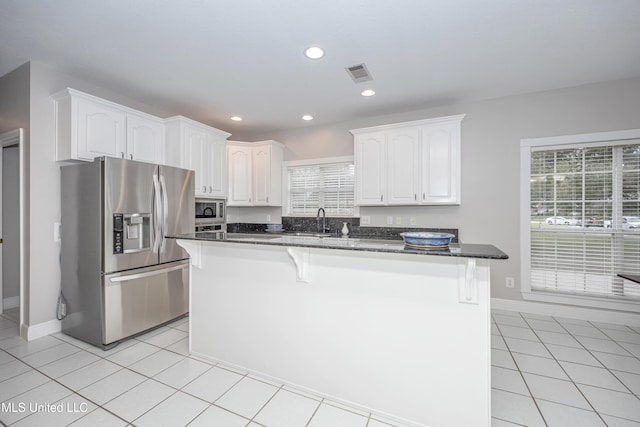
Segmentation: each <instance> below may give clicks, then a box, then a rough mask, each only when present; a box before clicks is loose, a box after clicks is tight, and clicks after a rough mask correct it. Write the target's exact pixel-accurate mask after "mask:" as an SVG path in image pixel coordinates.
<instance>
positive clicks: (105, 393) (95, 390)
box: [79, 369, 147, 405]
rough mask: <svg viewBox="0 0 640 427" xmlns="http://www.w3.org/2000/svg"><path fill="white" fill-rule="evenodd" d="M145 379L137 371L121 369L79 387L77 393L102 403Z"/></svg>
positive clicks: (99, 403)
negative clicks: (81, 387) (83, 386)
mask: <svg viewBox="0 0 640 427" xmlns="http://www.w3.org/2000/svg"><path fill="white" fill-rule="evenodd" d="M146 379H147V378H146V377H144V376H142V375H140V374H139V373H137V372H133V371H130V370H128V369H121V370H119V371H117V372H116V373H114V374H112V375H109V376H108V377H106V378H103V379H101V380H99V381H96V382H95V383H93V384H91V385H89V386H87V387H85V388H83V389H81V390H80V391H79V393H80V394H81V395H83V396H86V397H87V399H90V400H91V401H93V402H95V403H97V404H98V405H104V404H105V403H107V402H108V401H110V400H112V399H114V398H116V397H117V396H119V395H121V394H123V393H125V392H127V391H129V390H131V389H132V388H133V387H135V386H137V385H138V384H141V383H142V382H143V381H145V380H146Z"/></svg>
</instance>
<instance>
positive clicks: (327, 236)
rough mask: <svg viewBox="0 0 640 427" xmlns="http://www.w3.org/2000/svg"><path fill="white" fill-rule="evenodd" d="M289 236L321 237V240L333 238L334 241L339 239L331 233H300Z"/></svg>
mask: <svg viewBox="0 0 640 427" xmlns="http://www.w3.org/2000/svg"><path fill="white" fill-rule="evenodd" d="M288 235H289V236H297V237H321V238H324V239H326V238H331V237H333V238H334V239H337V238H339V237H338V236H337V235H336V234H330V233H309V232H298V233H289V234H288Z"/></svg>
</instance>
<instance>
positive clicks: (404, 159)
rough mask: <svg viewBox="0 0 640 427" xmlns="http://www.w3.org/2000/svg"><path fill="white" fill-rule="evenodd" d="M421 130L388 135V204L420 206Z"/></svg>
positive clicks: (400, 130) (398, 130) (398, 131)
mask: <svg viewBox="0 0 640 427" xmlns="http://www.w3.org/2000/svg"><path fill="white" fill-rule="evenodd" d="M419 142H420V129H419V128H417V127H414V128H407V129H397V130H391V131H389V132H388V133H387V185H388V187H387V197H388V200H387V203H388V204H389V205H415V204H418V193H419V186H420V150H419V148H420V144H419Z"/></svg>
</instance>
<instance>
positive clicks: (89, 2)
mask: <svg viewBox="0 0 640 427" xmlns="http://www.w3.org/2000/svg"><path fill="white" fill-rule="evenodd" d="M310 45H318V46H321V47H323V48H324V49H325V50H326V55H325V57H324V58H323V59H321V60H317V61H311V60H308V59H306V58H305V57H304V56H303V51H304V49H305V48H306V47H308V46H310ZM29 60H37V61H41V62H44V63H47V64H51V65H53V66H56V67H58V68H60V69H62V70H64V71H66V72H68V73H70V74H72V75H76V76H77V77H80V78H83V79H85V80H87V81H89V82H91V83H94V84H96V85H99V86H103V87H105V88H108V89H111V90H113V91H116V92H118V93H123V94H126V95H127V96H128V97H130V98H133V99H136V100H138V101H140V102H143V103H146V104H149V105H153V106H154V107H155V108H157V109H159V110H161V111H166V112H167V113H168V114H184V115H186V116H189V117H192V118H193V119H196V120H199V121H203V122H205V123H208V124H211V125H213V126H216V127H218V128H220V129H224V130H226V131H228V132H231V133H233V134H234V135H235V134H242V135H252V134H253V135H256V136H258V135H259V134H260V133H264V132H269V131H272V130H280V129H291V128H297V127H301V126H314V125H326V124H330V123H334V122H342V121H349V120H353V119H357V118H361V117H365V116H375V115H383V114H388V113H392V112H401V111H410V110H415V109H420V108H427V107H432V106H438V105H443V104H451V103H455V102H463V101H470V100H478V99H486V98H495V97H501V96H507V95H513V94H520V93H528V92H535V91H541V90H548V89H556V88H561V87H568V86H576V85H581V84H586V83H592V82H599V81H607V80H615V79H622V78H628V77H634V76H640V0H486V1H479V0H393V1H392V0H253V1H250V0H133V1H132V0H107V1H105V0H55V1H54V0H0V75H4V74H5V73H7V72H9V71H11V70H13V69H15V68H16V67H18V66H19V65H21V64H23V63H24V62H26V61H29ZM362 62H364V63H365V64H366V66H367V68H368V69H369V71H370V72H371V75H372V76H373V80H372V81H371V82H368V83H359V84H356V83H354V82H353V81H352V80H351V78H350V77H349V76H348V74H347V72H346V71H345V69H344V68H345V67H347V66H351V65H355V64H359V63H362ZM366 87H370V88H373V89H375V90H376V92H377V94H376V95H375V96H374V97H371V98H364V97H362V96H360V92H361V91H362V90H363V89H365V88H366ZM302 114H311V115H313V116H314V117H315V120H314V121H313V122H310V123H307V122H303V121H302V120H301V119H300V116H301V115H302ZM232 115H240V116H242V117H243V118H244V121H243V122H241V123H235V122H231V121H230V120H229V117H230V116H232Z"/></svg>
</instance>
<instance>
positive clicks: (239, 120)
mask: <svg viewBox="0 0 640 427" xmlns="http://www.w3.org/2000/svg"><path fill="white" fill-rule="evenodd" d="M231 120H233V121H234V122H241V121H242V117H240V116H233V117H231Z"/></svg>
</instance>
